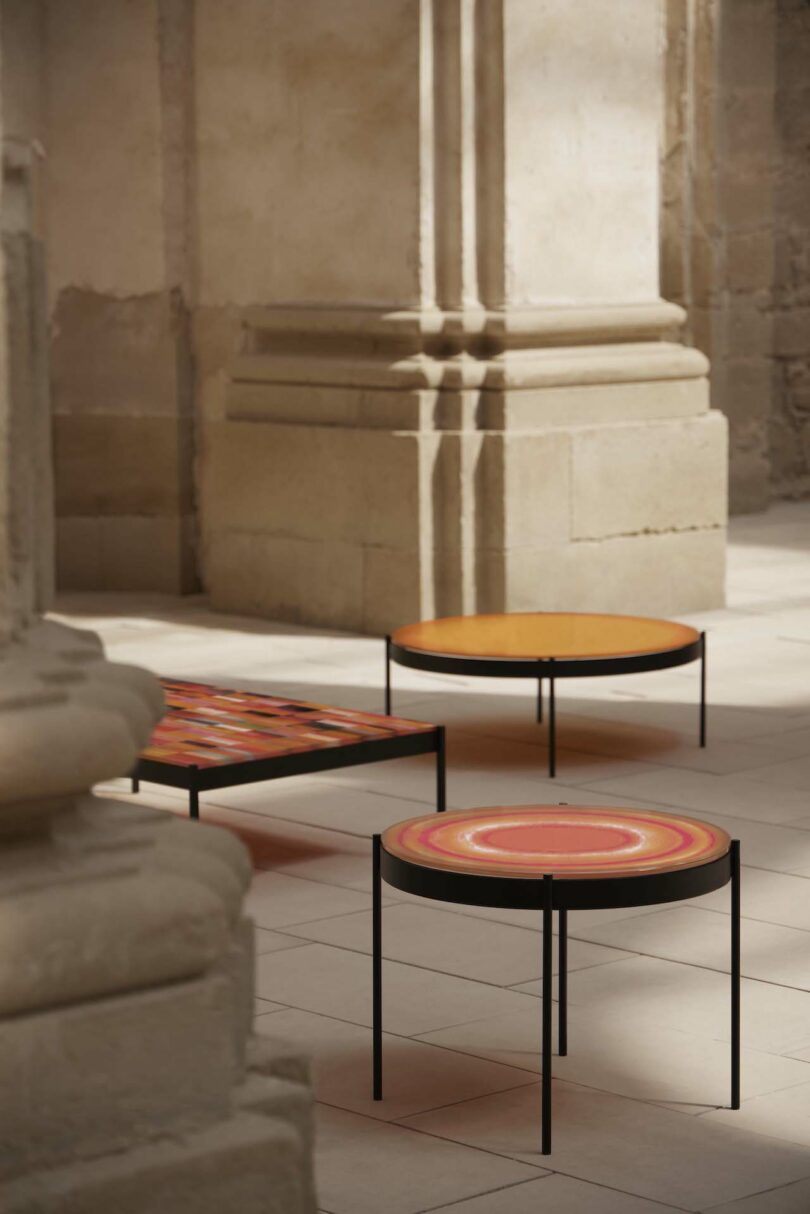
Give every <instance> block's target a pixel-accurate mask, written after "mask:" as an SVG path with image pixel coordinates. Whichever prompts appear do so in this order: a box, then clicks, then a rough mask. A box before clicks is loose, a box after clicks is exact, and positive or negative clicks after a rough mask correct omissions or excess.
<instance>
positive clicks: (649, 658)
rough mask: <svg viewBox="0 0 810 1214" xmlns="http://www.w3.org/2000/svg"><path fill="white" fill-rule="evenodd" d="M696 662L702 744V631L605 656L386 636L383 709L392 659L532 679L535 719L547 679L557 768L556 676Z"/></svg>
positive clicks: (552, 765) (552, 771)
mask: <svg viewBox="0 0 810 1214" xmlns="http://www.w3.org/2000/svg"><path fill="white" fill-rule="evenodd" d="M697 661H699V662H700V715H699V729H698V736H699V739H700V745H701V746H705V745H706V633H705V632H701V633H700V635H699V637H698V639H697V640H696V641H690V642H689V644H688V645H681V646H679V647H678V648H677V649H663V650H659V651H657V652H655V653H636V654H625V655H623V656H621V657H605V658H487V657H476V656H473V655H462V654H445V653H434V652H433V651H427V650H419V649H408V648H407V646H404V645H397V643H396V642H395V641H394V640H393V639H392V638H391V637H390V636H387V637H386V638H385V712H386V716H390V715H391V663H392V662H395V663H396V664H397V665H398V666H410V667H412V668H413V669H414V670H427V671H431V672H435V673H439V674H465V675H475V676H477V677H484V678H499V679H503V678H506V679H537V720H538V721H542V720H543V680H544V679H548V690H549V695H548V774H549V776H550V778H551V779H554V777H555V775H556V773H557V719H556V707H555V701H554V683H555V680H556V679H577V678H579V679H583V678H590V677H591V676H593V675H610V674H639V673H642V672H644V671H648V670H667V669H669V668H670V667H672V666H686V665H688V664H689V663H690V662H697Z"/></svg>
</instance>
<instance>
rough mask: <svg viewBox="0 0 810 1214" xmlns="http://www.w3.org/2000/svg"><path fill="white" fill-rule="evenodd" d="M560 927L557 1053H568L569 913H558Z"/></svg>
mask: <svg viewBox="0 0 810 1214" xmlns="http://www.w3.org/2000/svg"><path fill="white" fill-rule="evenodd" d="M557 915H558V918H559V925H560V935H559V941H560V945H559V958H558V959H559V972H558V974H557V997H558V1004H557V1012H558V1021H557V1053H558V1054H559V1055H560V1057H561V1058H564V1057H565V1056H566V1054H567V1053H568V911H567V910H560V911H558V912H557Z"/></svg>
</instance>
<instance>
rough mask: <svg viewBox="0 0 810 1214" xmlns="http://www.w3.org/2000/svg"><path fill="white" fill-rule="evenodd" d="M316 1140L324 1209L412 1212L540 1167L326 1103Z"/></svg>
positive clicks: (335, 1212)
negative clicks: (503, 1157) (331, 1106)
mask: <svg viewBox="0 0 810 1214" xmlns="http://www.w3.org/2000/svg"><path fill="white" fill-rule="evenodd" d="M316 1142H317V1144H318V1145H317V1165H316V1183H317V1190H318V1200H319V1202H320V1204H321V1205H322V1207H323V1208H324V1210H328V1211H329V1214H383V1211H384V1212H385V1214H417V1212H419V1211H423V1210H428V1209H432V1208H434V1207H435V1206H441V1205H446V1204H448V1203H449V1202H453V1201H461V1200H463V1199H464V1198H465V1197H470V1196H472V1195H473V1194H480V1193H487V1192H495V1191H496V1190H498V1189H502V1188H503V1187H504V1186H505V1185H509V1184H516V1183H518V1182H519V1181H521V1180H528V1179H533V1178H536V1176H537V1173H538V1168H539V1167H540V1164H539V1163H537V1165H536V1166H527V1165H526V1164H524V1163H518V1162H516V1161H514V1160H511V1159H502V1158H501V1159H499V1158H498V1157H497V1156H496V1155H492V1154H490V1153H487V1152H485V1151H477V1150H474V1149H470V1148H469V1147H465V1146H459V1145H457V1144H455V1143H450V1142H447V1141H445V1140H443V1139H440V1138H435V1137H431V1136H429V1135H426V1134H421V1133H415V1132H414V1131H413V1130H410V1129H407V1128H405V1127H402V1126H397V1125H389V1124H388V1123H387V1122H381V1121H377V1120H374V1119H373V1118H369V1117H360V1116H359V1115H358V1114H356V1113H347V1112H345V1111H344V1110H342V1109H333V1108H327V1107H325V1106H323V1105H320V1106H318V1117H317V1126H316ZM544 1170H545V1169H544Z"/></svg>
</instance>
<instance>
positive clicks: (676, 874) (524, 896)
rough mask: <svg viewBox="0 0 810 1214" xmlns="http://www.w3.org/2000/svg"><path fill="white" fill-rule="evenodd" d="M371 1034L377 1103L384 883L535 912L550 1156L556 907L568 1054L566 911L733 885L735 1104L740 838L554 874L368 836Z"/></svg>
mask: <svg viewBox="0 0 810 1214" xmlns="http://www.w3.org/2000/svg"><path fill="white" fill-rule="evenodd" d="M372 838H373V855H372V896H373V901H372V1005H373V1012H372V1030H373V1031H372V1038H373V1082H372V1094H373V1097H374V1099H375V1100H382V881H385V882H386V883H387V884H388V885H392V886H394V888H395V889H401V890H404V891H406V892H407V893H411V894H417V895H418V896H419V897H421V898H433V899H435V900H437V901H440V902H457V903H464V904H466V905H468V906H469V905H471V906H494V907H501V908H508V909H510V910H540V911H542V915H543V920H542V925H543V945H542V958H543V961H542V1029H541V1060H542V1079H541V1082H542V1095H541V1152H542V1154H543V1155H549V1154H550V1153H551V1025H552V938H553V919H552V915H553V912H554V911H555V910H556V911H557V913H558V926H559V972H558V976H557V981H558V1031H557V1051H558V1053H559V1054H560V1056H564V1055H566V1054H567V1053H568V973H567V969H568V966H567V962H568V912H569V910H607V909H610V908H613V907H625V906H652V905H656V904H657V903H662V902H677V901H681V900H683V899H684V898H695V897H698V896H699V895H700V894H708V893H710V892H711V891H712V890H715V889H720V888H722V886H724V885H727V884H728V883H729V882H730V883H731V1105H730V1107H731V1108H732V1109H739V1107H740V843H739V840H738V839H733V840H732V841H731V845H730V848H729V850H728V851H727V852H726V853H725V854H724V855H722V856H720V857H719V858H718V859H716V860H712V861H710V862H709V863H708V864H698V865H694V866H693V867H691V868H681V869H675V870H672V871H670V872H662V873H655V874H649V875H643V876H633V877H629V876H619V877H588V878H579V879H577V878H568V877H566V878H559V877H558V878H557V879H556V880H555V879H554V877H553V875H550V874H546V875H545V876H543V877H497V876H489V875H480V874H475V873H465V872H457V871H449V870H447V869H440V868H431V867H429V866H427V865H422V864H414V863H412V862H411V861H408V860H403V859H402V858H401V857H399V856H395V855H393V854H392V853H391V852H389V851H386V849H385V848H384V847H383V846H382V840H381V836H380V835H373V836H372Z"/></svg>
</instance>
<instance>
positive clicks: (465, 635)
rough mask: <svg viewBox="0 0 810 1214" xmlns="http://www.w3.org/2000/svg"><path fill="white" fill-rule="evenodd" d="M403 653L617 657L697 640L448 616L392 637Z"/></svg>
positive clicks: (588, 621) (577, 617)
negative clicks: (411, 650) (407, 650)
mask: <svg viewBox="0 0 810 1214" xmlns="http://www.w3.org/2000/svg"><path fill="white" fill-rule="evenodd" d="M391 639H392V641H393V642H394V643H395V644H396V645H400V646H402V648H404V649H413V650H417V651H419V652H422V653H435V654H447V655H449V656H457V657H479V658H522V659H527V660H531V659H532V658H570V659H574V658H620V657H628V656H630V655H634V654H645V653H662V652H665V651H668V650H674V649H682V648H684V647H685V646H686V645H690V644H693V643H694V642H696V641H698V640H699V639H700V633H699V632H698V631H697V629H695V628H691V627H689V625H687V624H678V623H675V622H674V621H672V620H657V619H650V618H648V617H646V616H633V615H597V614H591V613H587V612H575V611H531V612H508V613H504V614H501V615H466V616H461V615H459V616H447V617H446V618H444V619H439V620H425V621H423V622H422V623H421V624H406V625H405V626H404V627H403V628H398V629H397V630H396V632H394V633H393V634H392V637H391Z"/></svg>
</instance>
